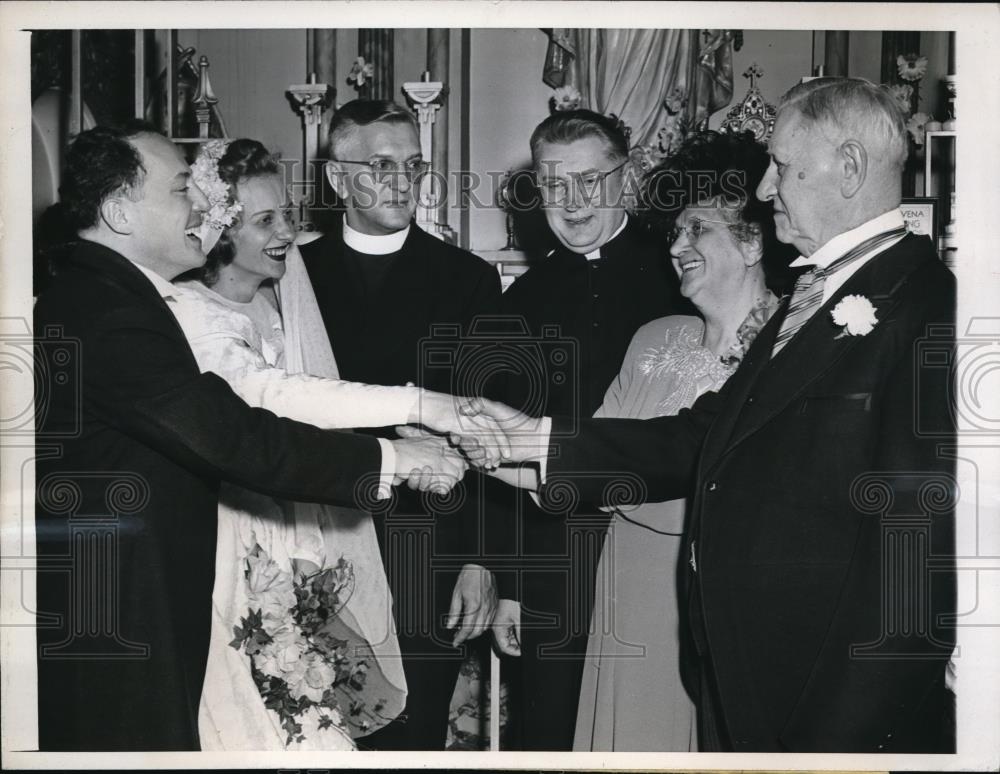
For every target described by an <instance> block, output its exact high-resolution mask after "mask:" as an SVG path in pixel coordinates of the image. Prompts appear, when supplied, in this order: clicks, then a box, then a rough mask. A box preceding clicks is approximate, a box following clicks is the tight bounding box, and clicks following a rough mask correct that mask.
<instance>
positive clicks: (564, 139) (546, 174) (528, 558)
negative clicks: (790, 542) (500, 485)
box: [487, 110, 696, 750]
mask: <svg viewBox="0 0 1000 774" xmlns="http://www.w3.org/2000/svg"><path fill="white" fill-rule="evenodd" d="M530 147H531V157H532V164H533V169H534V182H535V189H536V191H537V199H538V202H537V203H538V204H539V205H540V206H541V210H542V213H543V214H544V219H545V222H546V224H547V226H548V229H549V230H550V231H551V235H552V237H553V238H552V240H551V242H552V243H553V244H554V249H552V250H551V251H550V252H548V254H547V255H545V256H544V257H543V258H541V260H539V261H537V262H536V263H535V264H533V265H532V266H531V268H530V269H529V270H528V271H527V272H526V273H525V274H523V275H522V276H521V277H519V278H518V279H517V280H516V281H515V282H514V284H513V285H512V286H511V287H510V288H509V289H508V290H507V292H506V293H504V296H503V309H504V313H505V316H507V317H508V319H509V320H513V321H517V322H519V323H520V325H521V329H522V331H523V333H524V336H525V337H526V338H527V339H528V340H533V341H537V342H539V348H538V349H537V350H535V351H537V352H538V353H539V358H540V359H539V360H538V362H534V363H533V367H525V368H521V369H517V366H516V363H514V362H513V361H512V370H520V373H511V374H510V375H509V378H508V379H507V385H506V389H505V392H504V395H503V399H504V400H505V402H507V403H508V404H510V405H511V406H515V407H517V408H519V409H521V410H524V411H525V412H527V413H529V414H533V415H536V416H537V415H540V414H561V415H566V416H571V417H573V418H575V419H579V418H582V417H590V416H592V415H593V413H594V411H596V410H597V408H598V407H599V406H600V405H601V402H602V401H603V399H604V393H605V391H606V390H607V388H608V385H609V384H610V383H611V382H612V380H613V379H614V378H615V376H617V374H618V370H619V369H620V368H621V364H622V359H623V358H624V356H625V352H626V350H627V349H628V345H629V342H630V341H631V340H632V336H633V334H635V332H636V331H637V330H638V329H639V328H640V327H641V326H642V325H644V324H645V323H647V322H649V321H650V320H654V319H657V318H659V317H664V316H667V315H671V314H679V313H690V314H696V312H695V311H694V309H693V307H692V306H691V305H690V303H689V302H687V301H686V300H685V299H683V298H682V297H681V295H680V291H679V282H678V279H677V276H676V274H675V273H674V271H673V269H672V268H671V265H670V256H669V254H668V252H667V250H668V248H669V245H668V244H666V243H664V242H663V241H662V240H656V239H655V238H652V237H651V236H650V235H649V234H648V233H647V232H646V231H645V229H644V228H642V227H641V226H640V224H639V223H638V222H637V221H636V219H635V218H634V217H632V216H630V215H629V214H628V213H627V212H626V210H625V206H624V205H625V201H626V195H627V192H628V190H627V189H628V184H629V181H630V180H633V181H634V177H630V174H631V169H630V167H629V147H628V140H627V138H626V136H625V134H624V132H623V127H622V126H621V125H620V123H619V122H618V121H616V120H615V119H613V118H609V117H608V116H604V115H601V114H599V113H595V112H593V111H590V110H570V111H563V112H556V113H554V114H553V115H551V116H550V117H548V118H547V119H545V120H544V121H542V122H541V123H540V124H539V125H538V126H537V128H536V129H535V130H534V132H533V134H532V136H531V139H530ZM518 342H519V339H518V338H517V335H516V334H515V336H514V338H513V339H512V341H511V344H512V345H514V346H516V345H517V344H518ZM522 351H524V352H530V351H531V350H530V349H529V348H525V349H523V350H522ZM546 359H547V360H546ZM492 494H493V495H494V496H491V498H490V505H491V507H494V508H495V509H496V514H495V516H494V517H492V518H490V519H489V520H488V522H489V523H488V525H487V531H488V532H489V533H490V534H491V535H496V536H497V537H498V538H499V539H500V541H501V542H502V538H503V536H504V535H506V536H507V537H508V541H507V544H506V545H505V546H503V547H500V545H499V544H497V543H491V544H490V548H491V551H492V553H493V554H495V555H502V554H507V555H510V556H512V557H515V558H516V561H515V560H512V562H511V564H512V565H513V566H512V568H511V570H510V571H509V572H500V571H497V572H496V574H497V578H498V587H499V591H500V597H501V600H500V603H499V606H498V609H497V617H496V618H495V619H494V627H495V628H494V633H495V636H496V638H497V646H498V647H499V649H500V650H501V651H502V652H504V653H506V654H507V655H509V656H520V659H519V662H520V663H516V662H514V663H510V664H509V671H511V672H513V671H514V670H515V669H516V668H517V667H518V666H520V668H521V671H522V675H521V677H522V679H521V680H520V681H518V682H519V683H520V687H521V691H520V699H521V701H520V702H519V704H518V705H517V711H516V712H515V713H514V722H515V724H516V726H515V727H516V729H517V733H518V734H519V737H520V738H519V740H518V743H519V746H520V747H521V748H523V749H526V750H571V749H572V745H573V734H574V730H575V725H576V703H577V698H578V696H579V691H580V681H581V677H582V674H583V658H584V655H585V652H586V645H587V633H588V630H589V626H590V618H591V609H592V607H593V597H594V582H595V575H596V570H597V562H598V559H599V556H600V552H601V546H602V544H603V541H604V534H605V531H606V529H607V523H608V516H607V514H604V513H602V512H600V511H599V510H598V509H596V508H593V507H590V508H584V509H582V510H581V511H580V512H579V513H574V511H573V510H572V509H570V510H567V509H565V508H562V509H558V508H557V509H555V510H550V511H549V512H543V511H541V510H539V509H538V508H537V507H536V506H535V505H534V503H533V502H531V501H530V500H529V499H528V498H526V497H525V498H523V500H521V501H520V502H518V503H516V504H515V502H514V499H515V496H514V495H512V493H510V492H504V491H499V492H495V493H492ZM571 516H572V517H573V518H572V519H571V518H570V517H571ZM516 536H521V537H520V540H518V539H517V537H516Z"/></svg>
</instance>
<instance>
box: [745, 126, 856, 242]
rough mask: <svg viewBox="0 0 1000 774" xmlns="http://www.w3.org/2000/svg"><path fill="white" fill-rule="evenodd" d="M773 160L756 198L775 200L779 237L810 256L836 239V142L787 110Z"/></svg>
mask: <svg viewBox="0 0 1000 774" xmlns="http://www.w3.org/2000/svg"><path fill="white" fill-rule="evenodd" d="M768 150H769V152H770V154H771V163H770V165H769V166H768V168H767V172H765V173H764V178H763V179H762V180H761V181H760V185H759V186H758V187H757V198H758V199H760V200H761V201H768V200H773V201H774V226H775V229H776V231H777V236H778V239H780V240H781V241H782V242H786V243H788V244H793V245H795V247H796V248H798V250H799V251H800V252H801V253H802V254H803V255H805V256H809V255H812V254H813V253H814V252H816V250H818V249H819V248H820V247H822V246H823V245H824V244H826V243H827V242H828V241H829V240H830V239H832V238H833V237H835V236H836V235H837V234H838V233H840V231H841V230H843V229H840V228H838V227H837V225H836V224H837V213H838V212H839V210H840V207H841V205H842V203H843V202H842V199H841V197H840V186H841V180H840V177H839V175H838V174H837V153H836V146H835V144H834V142H833V141H832V140H831V133H830V131H829V129H826V128H825V127H823V126H821V125H816V124H811V123H809V122H807V121H805V120H803V119H802V117H801V116H800V115H799V113H798V112H797V111H796V110H795V109H794V108H789V109H786V110H784V111H783V112H782V113H781V114H780V115H779V116H778V119H777V121H776V123H775V126H774V133H773V134H772V135H771V140H770V142H769V144H768Z"/></svg>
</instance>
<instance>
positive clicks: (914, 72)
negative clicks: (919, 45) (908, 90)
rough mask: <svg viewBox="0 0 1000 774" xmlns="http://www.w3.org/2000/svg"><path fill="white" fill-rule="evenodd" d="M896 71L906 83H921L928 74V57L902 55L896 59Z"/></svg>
mask: <svg viewBox="0 0 1000 774" xmlns="http://www.w3.org/2000/svg"><path fill="white" fill-rule="evenodd" d="M896 69H897V70H898V72H899V77H900V78H902V79H903V80H904V81H919V80H920V79H921V78H923V77H924V76H925V75H926V74H927V57H926V56H917V55H916V54H906V55H903V54H900V55H899V56H897V57H896Z"/></svg>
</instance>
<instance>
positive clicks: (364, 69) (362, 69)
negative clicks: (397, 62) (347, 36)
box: [347, 56, 375, 89]
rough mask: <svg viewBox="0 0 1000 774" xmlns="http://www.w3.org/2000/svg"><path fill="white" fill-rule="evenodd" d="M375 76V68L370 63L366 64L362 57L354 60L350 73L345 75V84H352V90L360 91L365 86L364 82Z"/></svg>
mask: <svg viewBox="0 0 1000 774" xmlns="http://www.w3.org/2000/svg"><path fill="white" fill-rule="evenodd" d="M374 75H375V66H374V65H373V64H372V63H371V62H366V61H365V58H364V57H363V56H359V57H358V58H357V59H355V60H354V64H353V65H352V66H351V71H350V72H349V73H348V74H347V82H348V83H353V84H354V88H356V89H360V88H362V87H363V86H364V85H365V81H366V80H370V79H371V78H373V77H374Z"/></svg>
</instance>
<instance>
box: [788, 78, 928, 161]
mask: <svg viewBox="0 0 1000 774" xmlns="http://www.w3.org/2000/svg"><path fill="white" fill-rule="evenodd" d="M791 109H794V110H795V111H796V112H797V113H798V114H799V115H800V116H802V118H804V119H805V120H806V121H809V122H812V123H826V124H828V125H832V126H835V127H837V128H838V129H840V130H841V131H842V132H844V133H846V134H849V135H852V136H854V137H856V138H857V139H858V140H861V141H862V142H863V143H864V145H865V147H866V148H867V150H868V152H869V154H870V155H872V156H873V157H875V158H881V159H883V160H884V162H885V163H887V164H888V165H890V166H895V167H898V168H899V169H902V167H903V164H904V162H905V161H906V156H907V153H908V151H909V143H908V142H907V137H906V121H905V118H904V116H903V112H902V111H901V110H900V109H899V107H898V106H897V105H896V101H895V100H894V99H893V98H892V96H891V95H890V94H889V92H888V91H887V90H886V89H883V88H882V87H881V86H876V85H875V84H874V83H872V82H871V81H867V80H865V79H864V78H814V79H813V80H811V81H806V82H805V83H800V84H798V85H797V86H793V87H792V88H791V89H789V90H788V91H787V92H786V93H785V95H784V96H783V97H782V98H781V104H780V105H779V106H778V114H779V115H780V114H781V113H782V112H784V111H786V110H791Z"/></svg>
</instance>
